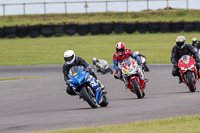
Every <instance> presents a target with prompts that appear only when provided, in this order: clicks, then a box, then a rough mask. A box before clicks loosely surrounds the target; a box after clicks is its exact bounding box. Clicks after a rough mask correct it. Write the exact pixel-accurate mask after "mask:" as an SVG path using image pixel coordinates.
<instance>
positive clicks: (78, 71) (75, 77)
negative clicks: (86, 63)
mask: <svg viewBox="0 0 200 133" xmlns="http://www.w3.org/2000/svg"><path fill="white" fill-rule="evenodd" d="M68 77H69V78H70V86H71V87H74V88H77V87H78V86H80V85H82V84H84V83H85V82H87V81H88V78H89V73H87V72H85V71H83V67H82V66H73V67H72V68H71V69H70V71H69V75H68Z"/></svg>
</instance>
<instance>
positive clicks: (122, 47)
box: [116, 42, 126, 55]
mask: <svg viewBox="0 0 200 133" xmlns="http://www.w3.org/2000/svg"><path fill="white" fill-rule="evenodd" d="M125 49H126V45H125V43H123V42H118V43H117V45H116V51H117V53H118V54H119V55H123V54H124V53H125Z"/></svg>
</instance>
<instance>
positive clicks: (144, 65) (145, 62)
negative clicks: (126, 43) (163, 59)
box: [135, 51, 150, 72]
mask: <svg viewBox="0 0 200 133" xmlns="http://www.w3.org/2000/svg"><path fill="white" fill-rule="evenodd" d="M135 54H136V55H137V56H139V57H140V60H141V61H142V64H143V70H144V71H145V72H149V71H150V70H149V67H148V66H147V58H146V57H145V56H144V55H142V54H140V53H139V51H135Z"/></svg>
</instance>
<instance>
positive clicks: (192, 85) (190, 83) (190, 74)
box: [186, 72, 196, 92]
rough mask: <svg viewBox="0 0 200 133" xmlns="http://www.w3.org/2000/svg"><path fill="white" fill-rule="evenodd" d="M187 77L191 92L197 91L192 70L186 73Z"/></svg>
mask: <svg viewBox="0 0 200 133" xmlns="http://www.w3.org/2000/svg"><path fill="white" fill-rule="evenodd" d="M186 77H187V81H188V86H189V90H190V92H195V91H196V88H195V87H194V80H193V77H192V73H191V72H187V73H186Z"/></svg>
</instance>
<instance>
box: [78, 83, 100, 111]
mask: <svg viewBox="0 0 200 133" xmlns="http://www.w3.org/2000/svg"><path fill="white" fill-rule="evenodd" d="M89 89H91V88H90V87H85V86H82V88H81V96H82V97H83V99H84V100H85V101H86V102H87V103H88V104H89V105H90V106H91V107H92V108H97V107H98V104H97V102H96V99H95V95H94V94H93V93H92V90H89Z"/></svg>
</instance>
